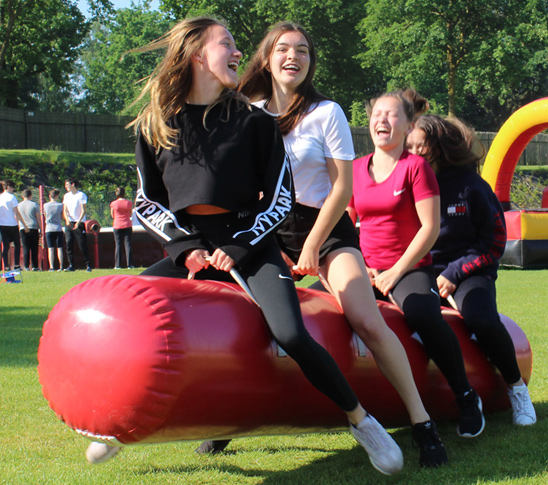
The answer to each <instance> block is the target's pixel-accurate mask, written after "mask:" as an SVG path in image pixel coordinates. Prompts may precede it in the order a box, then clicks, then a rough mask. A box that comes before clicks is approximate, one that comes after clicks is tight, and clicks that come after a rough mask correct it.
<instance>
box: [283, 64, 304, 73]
mask: <svg viewBox="0 0 548 485" xmlns="http://www.w3.org/2000/svg"><path fill="white" fill-rule="evenodd" d="M283 70H284V71H291V72H299V71H300V70H301V68H300V67H299V66H297V65H296V64H287V65H286V66H284V67H283Z"/></svg>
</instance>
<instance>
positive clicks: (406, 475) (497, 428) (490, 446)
mask: <svg viewBox="0 0 548 485" xmlns="http://www.w3.org/2000/svg"><path fill="white" fill-rule="evenodd" d="M535 408H536V411H537V417H538V421H537V424H535V425H534V426H528V427H518V426H514V425H513V424H512V419H511V412H510V411H505V412H500V413H496V414H489V415H487V416H486V419H487V425H486V428H485V431H484V432H483V433H482V435H480V436H479V437H478V438H475V439H463V438H459V437H457V436H456V432H455V427H456V423H454V422H443V423H438V428H439V430H440V434H441V435H442V437H443V439H444V442H445V444H446V447H447V450H448V456H449V460H450V464H449V465H448V466H445V467H442V468H439V469H423V468H421V467H419V465H418V456H419V450H417V449H415V448H414V447H413V446H412V444H411V435H410V430H409V428H402V429H399V430H395V431H393V432H392V436H393V437H394V439H395V440H396V441H397V442H398V444H399V445H400V446H401V448H402V451H403V453H404V457H405V460H406V464H405V468H404V470H403V471H402V472H401V473H399V474H397V475H394V476H390V477H389V476H385V475H382V474H380V473H379V472H377V471H376V470H374V469H373V467H372V466H371V464H370V463H369V460H368V459H367V456H366V455H365V453H364V451H363V450H362V448H361V447H359V446H358V445H356V446H354V447H353V448H352V449H350V450H348V449H333V448H328V447H322V446H321V443H318V446H306V445H304V446H302V445H295V446H293V445H292V444H291V437H284V438H287V443H288V444H287V445H284V444H281V445H280V446H279V447H275V446H274V447H265V448H262V447H261V449H260V450H258V451H257V450H254V449H249V450H247V449H245V448H236V449H230V448H228V449H227V450H226V451H225V452H223V453H221V454H218V455H213V456H211V455H209V456H202V457H200V458H198V459H196V457H195V456H194V455H193V456H192V458H191V459H190V460H188V461H189V463H187V464H181V465H180V466H168V467H165V468H162V467H154V466H149V467H144V468H141V469H138V470H136V473H137V474H138V475H142V476H147V475H148V476H149V475H151V474H152V475H164V476H166V475H167V476H169V475H171V474H172V475H174V476H184V475H186V476H187V478H188V483H201V482H200V481H199V479H198V478H197V477H198V476H200V475H203V474H207V473H208V472H209V473H210V472H211V471H212V470H214V471H215V472H217V473H218V474H219V475H228V476H230V480H229V479H228V477H227V481H230V483H237V482H238V480H239V479H240V480H241V482H246V483H250V482H253V483H261V484H267V485H285V484H287V485H309V484H314V485H323V484H326V485H327V484H348V485H350V484H358V483H359V484H362V485H363V484H383V483H386V484H392V483H398V484H400V483H405V484H416V485H425V484H433V483H435V484H463V485H475V484H477V483H479V482H481V483H508V482H512V483H527V482H528V481H529V480H530V481H531V482H530V483H546V482H544V479H546V480H548V478H547V471H546V470H547V462H548V450H547V448H546V446H545V439H546V435H547V433H548V420H547V419H546V418H547V417H548V403H544V402H543V403H535ZM250 446H253V445H252V444H251V445H250ZM247 451H249V454H250V460H249V463H250V466H249V467H247V466H240V465H239V463H241V462H242V458H244V459H245V455H246V453H247ZM301 451H311V452H314V451H317V452H319V453H322V454H327V456H322V457H320V458H317V459H314V458H312V459H311V460H312V461H311V462H309V463H307V464H305V465H303V466H299V465H298V460H299V458H298V456H297V455H299V453H300V452H301ZM252 455H253V456H252ZM273 455H279V461H280V463H283V462H287V463H288V464H289V465H288V466H292V456H293V455H295V456H297V458H296V459H297V463H296V464H295V467H294V468H292V469H290V470H283V471H279V470H273V469H272V467H271V466H269V465H268V464H266V463H268V460H267V458H266V456H268V457H272V456H273ZM261 456H264V457H265V459H264V460H262V459H261ZM300 456H301V457H302V455H300ZM180 458H181V461H182V462H184V461H185V456H184V454H183V455H181V456H180ZM259 462H265V466H264V467H263V468H260V467H257V466H256V465H255V464H256V463H259ZM270 463H271V461H270ZM269 468H270V469H269ZM535 477H537V478H535ZM539 477H540V481H539ZM193 478H196V481H194V480H193ZM254 479H257V481H256V482H255V481H253V480H254Z"/></svg>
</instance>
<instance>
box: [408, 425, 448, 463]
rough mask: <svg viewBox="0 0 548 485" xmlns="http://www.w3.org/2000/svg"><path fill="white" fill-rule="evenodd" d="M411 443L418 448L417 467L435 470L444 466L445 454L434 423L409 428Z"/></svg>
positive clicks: (445, 461)
mask: <svg viewBox="0 0 548 485" xmlns="http://www.w3.org/2000/svg"><path fill="white" fill-rule="evenodd" d="M411 432H412V435H413V442H414V443H415V444H416V446H417V447H418V448H420V456H419V465H420V466H423V467H426V468H436V467H438V466H441V465H446V464H447V462H448V460H447V453H446V452H445V446H444V444H443V442H442V441H441V438H440V435H439V434H438V430H437V429H436V423H434V421H426V422H424V423H417V424H414V425H413V427H412V428H411Z"/></svg>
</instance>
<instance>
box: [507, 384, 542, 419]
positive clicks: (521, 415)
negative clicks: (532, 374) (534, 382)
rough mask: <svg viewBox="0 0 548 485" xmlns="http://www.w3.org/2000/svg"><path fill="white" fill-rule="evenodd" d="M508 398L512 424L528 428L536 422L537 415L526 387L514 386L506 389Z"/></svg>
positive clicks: (523, 385)
mask: <svg viewBox="0 0 548 485" xmlns="http://www.w3.org/2000/svg"><path fill="white" fill-rule="evenodd" d="M508 397H509V398H510V403H511V404H512V414H513V421H514V424H517V425H519V426H529V425H531V424H535V423H536V422H537V413H535V408H534V407H533V403H532V402H531V396H529V389H527V385H525V384H522V385H521V386H514V387H511V388H509V389H508Z"/></svg>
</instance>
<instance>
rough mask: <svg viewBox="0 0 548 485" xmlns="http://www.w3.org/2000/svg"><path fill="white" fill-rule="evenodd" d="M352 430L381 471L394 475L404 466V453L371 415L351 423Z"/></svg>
mask: <svg viewBox="0 0 548 485" xmlns="http://www.w3.org/2000/svg"><path fill="white" fill-rule="evenodd" d="M350 432H351V433H352V436H354V438H355V439H356V441H357V442H358V443H359V444H360V445H362V446H363V447H364V448H365V451H367V454H368V455H369V461H371V464H372V465H373V466H374V467H375V468H376V469H377V470H378V471H380V472H381V473H384V474H385V475H392V474H394V473H397V472H399V471H400V470H401V469H402V468H403V454H402V452H401V450H400V447H399V446H398V445H397V444H396V442H395V441H394V440H393V439H392V437H391V436H390V435H389V434H388V432H387V431H386V430H385V429H384V428H383V427H382V426H381V425H380V424H379V422H378V421H377V420H376V419H375V418H374V417H373V416H371V415H369V414H368V415H367V416H366V417H365V418H363V419H362V421H361V422H360V423H359V424H358V425H356V426H355V425H353V424H351V425H350Z"/></svg>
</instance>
